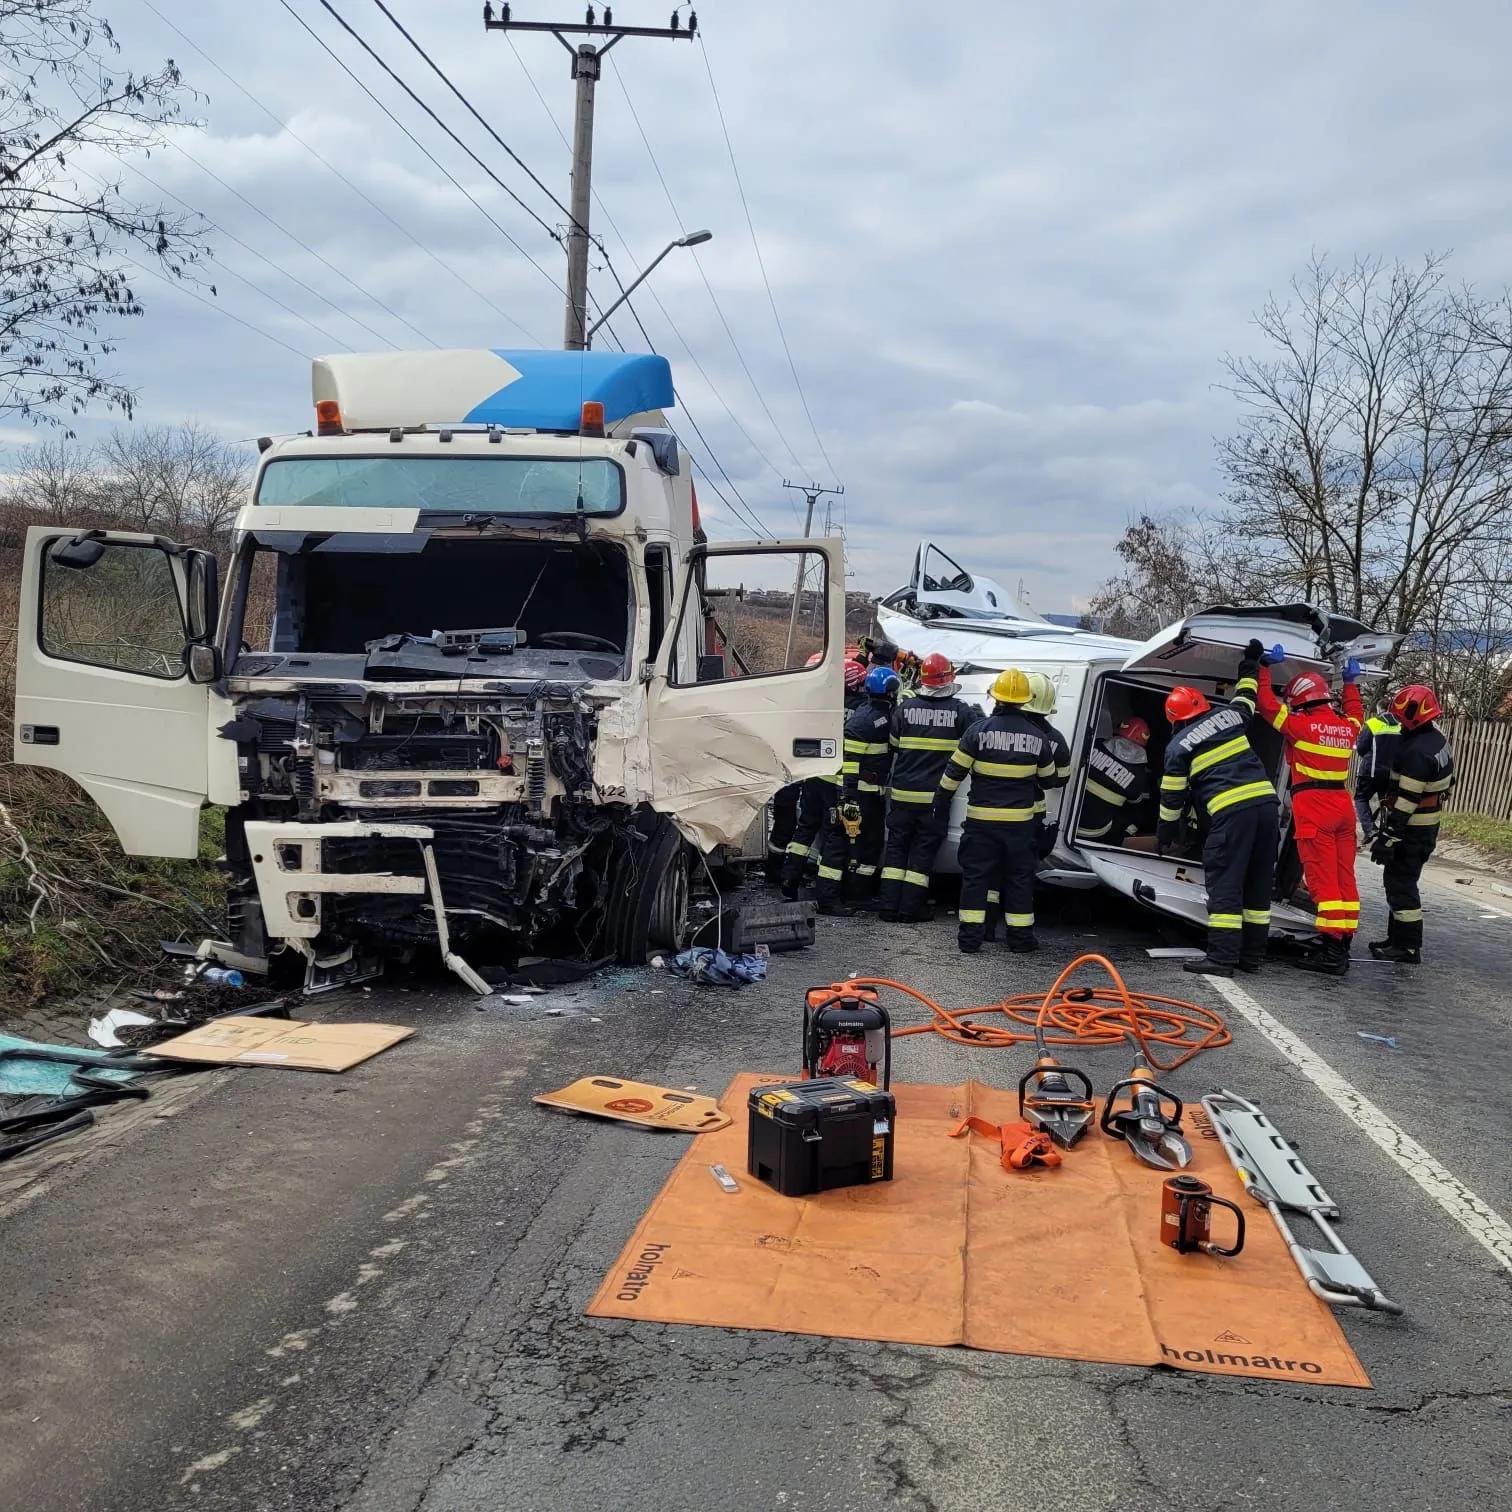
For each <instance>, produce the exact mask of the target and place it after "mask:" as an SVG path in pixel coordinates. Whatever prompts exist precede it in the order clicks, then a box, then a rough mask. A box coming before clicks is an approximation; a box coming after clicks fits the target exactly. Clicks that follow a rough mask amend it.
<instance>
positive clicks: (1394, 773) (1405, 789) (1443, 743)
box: [1381, 724, 1454, 847]
mask: <svg viewBox="0 0 1512 1512" xmlns="http://www.w3.org/2000/svg"><path fill="white" fill-rule="evenodd" d="M1453 787H1454V752H1453V751H1451V750H1450V749H1449V742H1448V741H1447V740H1445V739H1444V735H1443V732H1442V731H1441V730H1440V729H1439V728H1438V726H1437V725H1431V724H1429V725H1424V726H1423V727H1422V728H1421V729H1419V730H1410V731H1405V732H1404V733H1403V735H1402V738H1401V739H1400V740H1399V741H1398V742H1397V751H1396V762H1395V763H1394V765H1393V766H1392V769H1391V781H1390V785H1389V786H1388V788H1387V789H1386V793H1385V796H1384V797H1383V799H1382V801H1381V813H1382V817H1383V819H1384V821H1385V825H1386V831H1387V833H1388V834H1390V835H1392V836H1394V837H1395V838H1396V839H1398V840H1410V841H1412V842H1413V843H1414V844H1416V845H1427V846H1430V847H1431V846H1432V845H1433V844H1434V842H1435V841H1436V840H1437V839H1438V827H1439V819H1440V817H1441V816H1442V814H1443V808H1444V800H1445V799H1447V798H1448V796H1449V793H1450V790H1451V789H1452V788H1453Z"/></svg>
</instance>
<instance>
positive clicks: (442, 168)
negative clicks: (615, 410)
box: [278, 0, 563, 341]
mask: <svg viewBox="0 0 1512 1512" xmlns="http://www.w3.org/2000/svg"><path fill="white" fill-rule="evenodd" d="M278 3H279V4H280V5H282V6H283V8H284V9H285V10H286V11H288V13H289V14H290V15H291V16H293V18H294V19H295V20H296V21H297V22H298V23H299V24H300V26H301V27H303V28H304V30H305V31H306V32H308V33H309V35H310V37H311V38H312V39H313V40H314V42H315V43H316V45H317V46H318V47H319V48H320V49H321V51H322V52H324V53H325V54H326V56H327V57H329V58H330V59H331V61H332V62H333V63H335V64H336V66H337V67H338V68H339V69H340V70H341V71H342V72H343V73H344V74H345V75H346V76H347V77H348V78H349V79H350V80H351V81H352V82H353V83H354V84H355V85H356V86H357V87H358V88H359V89H360V90H361V91H362V92H363V94H365V95H366V96H367V97H368V99H370V100H371V101H372V102H373V104H374V105H376V106H377V107H378V109H379V110H381V111H382V112H383V114H384V115H386V116H387V117H388V118H389V120H390V121H392V122H393V123H394V125H395V126H397V127H398V128H399V130H400V131H402V132H403V133H404V134H405V136H407V137H408V138H409V139H410V141H411V142H413V143H414V145H415V146H416V147H417V148H419V150H420V151H421V152H422V153H423V154H424V155H425V157H426V158H427V160H428V161H429V162H430V163H431V165H432V167H434V168H435V169H436V170H437V171H438V172H439V173H441V174H444V175H445V177H446V179H447V181H448V182H449V183H450V184H451V185H452V187H453V188H455V189H458V190H460V191H461V192H462V193H463V194H464V195H466V196H467V198H468V199H469V200H470V201H471V202H472V205H473V207H474V209H476V210H477V211H478V213H479V214H480V215H481V216H483V218H484V219H485V220H486V221H487V222H488V223H489V225H491V226H492V227H493V228H494V230H495V231H497V232H498V233H499V235H500V236H502V237H503V238H504V240H505V241H507V242H508V243H509V245H510V246H511V247H513V248H514V249H515V251H516V252H518V253H519V254H520V256H521V257H523V258H524V259H525V261H526V262H528V263H529V264H530V266H531V267H532V268H534V269H535V270H536V272H537V273H539V274H540V275H541V277H542V278H544V279H545V280H546V282H547V283H549V284H550V285H551V286H552V287H553V288H554V289H556V290H557V292H558V293H561V292H563V290H562V286H561V284H559V283H558V282H557V281H556V279H554V278H553V277H552V276H551V274H549V273H548V272H547V271H546V270H545V268H543V267H542V266H541V265H540V263H538V262H537V261H536V260H535V258H533V257H532V256H531V255H530V253H528V252H527V251H526V250H525V248H524V247H522V246H521V245H520V243H519V242H518V241H516V240H515V238H514V237H513V236H511V235H510V234H509V232H508V231H506V230H505V229H504V227H503V226H501V225H500V224H499V222H498V221H497V220H495V219H494V217H493V216H492V215H491V214H490V213H489V212H488V211H487V210H486V209H485V208H484V207H483V205H482V204H481V203H480V202H479V200H478V199H477V198H476V197H475V196H474V195H473V193H472V191H471V190H470V189H468V188H467V187H466V186H465V185H464V184H463V183H462V181H461V180H460V179H459V178H457V177H456V175H455V174H453V173H452V172H451V170H450V169H449V168H447V167H446V165H445V164H444V163H443V162H442V161H441V159H440V158H438V157H437V156H436V155H435V153H433V152H432V151H431V150H430V148H429V147H427V146H426V145H425V143H424V142H422V141H421V140H420V138H419V137H417V136H416V135H415V133H414V132H413V131H411V130H410V129H409V127H408V126H406V125H405V124H404V122H403V121H401V120H400V119H399V117H398V116H396V115H395V114H394V112H393V111H392V110H390V109H389V108H388V106H387V105H385V104H384V103H383V101H382V100H380V99H379V98H378V96H377V95H375V94H374V93H373V91H372V90H371V89H369V88H368V86H367V85H366V84H364V83H363V81H362V80H361V79H359V78H358V77H357V75H356V74H355V73H353V71H352V70H351V68H350V67H349V66H348V65H347V63H346V60H345V59H344V58H342V57H341V56H340V54H339V53H336V52H335V51H333V50H332V48H331V47H330V45H329V44H328V43H327V42H326V40H325V38H324V37H322V36H321V35H320V33H319V32H317V31H315V30H314V29H313V28H312V27H311V26H310V24H309V22H308V21H306V20H305V18H304V17H303V16H301V15H300V14H299V12H298V11H296V10H295V9H294V7H293V6H292V5H290V4H289V0H278ZM490 176H492V175H490ZM505 187H506V189H507V186H505ZM507 192H510V193H511V194H512V193H513V191H507ZM536 218H537V219H538V220H539V219H540V217H539V216H537V217H536ZM547 230H548V231H549V230H550V227H547ZM553 234H554V233H553ZM531 340H532V341H538V340H539V338H537V337H534V336H532V337H531Z"/></svg>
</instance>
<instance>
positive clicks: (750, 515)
mask: <svg viewBox="0 0 1512 1512" xmlns="http://www.w3.org/2000/svg"><path fill="white" fill-rule="evenodd" d="M375 3H376V4H378V5H379V8H380V9H384V7H383V5H382V0H375ZM385 14H387V11H386V10H385ZM390 19H392V17H391V18H390ZM396 24H397V23H396ZM401 30H402V28H401ZM505 40H506V41H507V42H508V43H509V49H510V51H511V52H512V53H513V54H514V58H515V62H516V63H518V64H519V66H520V71H521V72H522V73H523V74H524V75H525V78H526V80H527V81H528V82H529V84H530V87H531V89H532V91H533V92H534V94H535V97H536V99H537V100H538V101H539V102H540V105H541V109H542V110H544V111H545V112H546V119H547V120H548V121H550V122H551V125H552V127H553V129H554V130H555V131H556V134H557V136H558V137H559V138H560V139H561V142H562V145H563V146H564V147H566V148H567V149H568V151H569V152H570V151H571V150H572V149H571V143H569V142H568V140H567V136H566V134H565V133H564V132H563V130H562V128H561V126H560V125H559V124H558V122H557V119H556V116H555V115H554V114H553V112H552V109H551V106H550V105H549V104H548V103H547V101H546V97H545V95H544V94H542V93H541V90H540V87H539V86H538V85H537V84H536V81H535V76H534V75H533V74H532V73H531V71H530V69H529V68H528V67H527V66H526V64H525V60H524V59H523V58H522V57H521V56H520V52H519V49H518V48H517V47H516V46H515V45H514V39H513V38H512V37H510V36H509V34H508V33H507V32H506V33H505ZM422 56H423V54H422ZM427 61H429V59H427ZM432 66H433V67H434V65H432ZM448 82H449V81H448ZM459 98H461V96H460V95H459ZM466 103H467V102H466V100H465V99H464V104H466ZM468 108H469V110H472V107H471V105H470V104H469V105H468ZM472 113H473V114H474V115H475V116H477V118H478V120H479V121H480V123H481V124H482V125H483V127H484V129H485V130H486V131H488V133H489V135H490V136H494V137H495V140H498V138H497V135H496V133H495V132H494V131H493V128H492V127H491V126H490V125H489V124H488V122H487V121H486V120H484V119H483V118H482V117H481V116H478V113H477V111H475V110H474V111H473V112H472ZM501 145H502V143H501ZM511 155H512V154H511ZM593 197H594V202H595V203H596V204H597V205H598V208H599V210H600V211H601V212H602V213H603V215H604V218H605V220H607V221H608V223H609V225H610V228H611V229H612V230H613V231H614V234H615V235H616V236H617V237H619V239H620V243H621V245H622V246H624V248H625V250H626V251H627V252H629V251H630V244H629V242H627V241H626V240H625V236H624V233H623V232H622V231H621V230H620V228H619V226H618V225H617V224H616V222H615V220H614V217H613V216H612V215H610V213H609V210H608V207H607V206H606V205H605V204H604V201H603V197H602V195H600V194H598V193H597V192H596V191H595V193H594V196H593ZM600 250H601V251H602V252H603V255H604V265H605V267H606V268H607V269H608V270H609V273H610V276H611V277H612V278H613V279H614V282H615V284H616V285H617V286H618V288H619V291H620V293H621V294H623V293H624V292H625V284H624V280H623V279H621V278H620V276H619V273H618V272H617V271H616V269H615V266H614V261H613V259H612V258H611V257H610V256H609V253H608V250H607V249H606V248H603V247H602V246H601V247H600ZM648 292H649V293H650V294H651V297H652V299H653V300H655V302H656V306H657V308H658V309H659V310H661V312H662V315H663V316H664V317H665V318H666V321H667V324H668V325H669V326H671V328H672V332H673V334H674V335H675V336H676V337H677V339H678V341H679V342H681V343H682V346H683V350H684V351H686V352H687V354H688V358H689V360H690V361H691V362H692V363H693V365H694V367H696V368H697V369H698V372H699V374H700V376H701V377H702V378H703V380H704V382H705V383H706V384H708V386H709V389H710V392H711V393H713V394H714V396H715V398H716V399H717V400H718V401H719V403H720V404H722V405H724V408H725V411H726V412H727V413H728V414H729V416H730V419H731V420H733V421H734V422H735V425H736V426H737V427H738V428H739V430H740V433H741V434H742V435H743V436H744V437H745V438H746V440H747V441H748V442H749V443H750V444H751V447H752V449H753V450H755V451H756V452H757V454H758V455H759V456H761V457H762V459H763V461H765V462H766V464H767V466H768V467H771V468H772V471H773V472H774V473H776V474H777V476H778V477H779V478H780V477H781V476H782V474H781V473H780V472H779V471H778V469H777V468H776V467H775V466H774V465H773V463H772V461H771V459H770V458H768V457H767V456H766V454H765V453H764V452H762V450H761V448H760V447H759V446H757V445H756V443H755V441H754V440H752V438H751V435H750V433H749V432H748V431H747V430H746V428H745V427H744V426H743V425H742V424H741V422H740V420H739V418H738V417H737V416H736V414H735V412H734V411H733V410H732V409H731V408H730V406H729V404H728V403H726V401H725V399H724V397H723V396H722V395H721V394H720V392H719V390H718V389H717V388H716V387H715V385H714V382H713V380H712V379H711V378H710V377H709V375H708V374H707V373H706V372H705V371H704V368H703V364H702V363H700V362H699V360H698V358H697V357H695V356H694V355H693V350H692V348H691V347H690V346H689V345H688V342H687V340H686V339H685V338H684V337H683V335H682V332H681V331H679V330H678V328H677V325H676V323H675V322H674V321H673V319H672V317H671V315H670V314H669V313H668V311H667V308H666V306H665V305H664V304H663V303H662V301H661V299H660V298H659V297H658V296H657V294H656V292H655V290H651V289H649V287H648ZM625 308H626V309H627V310H628V311H629V312H630V315H631V317H632V318H633V319H634V321H635V324H636V326H637V328H638V329H639V330H640V333H641V337H642V339H643V340H644V341H645V343H646V345H647V347H648V348H650V349H651V350H652V351H653V352H654V351H655V350H656V343H655V342H654V341H652V339H651V335H650V332H648V331H647V330H646V326H645V322H644V321H643V320H642V319H641V317H640V312H639V311H638V310H637V309H636V308H635V305H634V304H633V302H631V301H630V300H628V299H627V300H626V301H625ZM604 330H605V333H606V334H607V335H608V336H610V337H612V338H613V340H614V342H615V344H616V345H617V346H618V348H619V349H620V350H621V351H623V350H624V349H625V346H624V342H623V341H621V340H620V337H619V334H618V333H617V332H616V331H615V329H614V327H613V325H612V324H610V323H609V322H607V321H606V322H605V324H604ZM677 402H678V404H679V406H681V408H682V410H683V412H684V413H685V414H686V415H687V416H688V422H689V424H691V425H692V426H693V428H694V430H695V431H696V432H697V434H698V439H699V441H700V442H701V443H702V445H703V448H704V450H705V452H706V453H707V454H708V457H709V460H710V462H712V463H713V465H714V466H715V467H716V468H717V469H718V471H719V472H720V474H721V476H723V478H724V480H725V482H726V484H727V485H728V486H729V488H730V491H731V493H733V494H734V495H735V497H736V498H737V499H739V500H740V506H739V508H740V509H743V510H744V512H745V513H744V518H745V519H746V520H747V522H748V523H749V524H750V525H751V526H752V528H753V529H755V531H756V532H757V534H758V535H765V536H768V537H770V538H771V539H773V540H776V539H777V537H776V536H775V535H774V534H773V532H772V531H771V530H770V529H768V527H767V526H766V525H765V523H764V522H763V521H762V519H761V517H760V515H759V514H757V512H756V511H755V509H754V508H752V506H751V505H750V504H749V503H747V501H746V499H745V497H744V495H743V494H741V492H740V490H739V489H738V488H737V487H736V486H735V484H734V481H733V480H732V479H731V478H730V475H729V472H728V470H727V469H726V468H725V465H724V463H723V462H721V461H720V459H719V456H718V454H717V453H716V452H715V450H714V448H713V447H712V446H711V445H710V444H709V441H708V439H707V437H705V435H704V433H703V431H702V429H701V428H700V427H699V425H698V422H697V421H696V420H695V419H694V417H693V414H692V412H691V411H690V410H689V409H688V407H687V403H686V401H685V400H684V398H683V396H682V394H681V393H678V394H677ZM674 433H675V430H674ZM678 439H679V440H680V441H682V440H683V438H682V437H681V436H679V437H678ZM683 445H684V446H685V447H687V442H686V441H683ZM688 456H689V460H690V461H692V462H693V464H694V465H695V466H696V467H697V468H698V470H699V471H700V472H701V473H702V474H703V476H704V480H705V481H706V482H707V483H708V485H709V487H710V488H711V489H712V490H713V491H714V493H715V494H716V495H717V496H718V497H719V498H720V499H721V500H722V501H723V502H724V504H725V506H726V507H727V508H728V509H729V510H730V512H731V513H732V514H735V515H737V517H740V516H739V510H738V509H737V506H736V505H734V504H732V503H731V502H730V500H729V498H728V497H727V496H726V495H725V493H724V491H723V490H722V489H721V488H720V487H719V485H718V483H716V482H715V481H714V479H713V477H712V476H711V475H710V473H709V472H708V470H707V469H706V468H705V467H704V466H703V465H702V464H701V463H699V462H698V460H697V459H696V458H695V457H694V456H693V452H692V449H691V448H688Z"/></svg>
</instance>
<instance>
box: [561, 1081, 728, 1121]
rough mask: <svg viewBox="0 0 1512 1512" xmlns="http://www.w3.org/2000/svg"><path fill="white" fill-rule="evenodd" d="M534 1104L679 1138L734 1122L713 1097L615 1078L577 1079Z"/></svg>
mask: <svg viewBox="0 0 1512 1512" xmlns="http://www.w3.org/2000/svg"><path fill="white" fill-rule="evenodd" d="M535 1101H536V1102H538V1103H540V1104H541V1106H542V1107H546V1108H561V1109H563V1110H564V1111H565V1112H568V1113H588V1114H591V1115H592V1116H593V1117H595V1118H612V1119H615V1120H617V1121H618V1122H620V1123H632V1124H640V1125H641V1126H642V1127H643V1128H647V1129H676V1130H677V1131H678V1132H679V1133H682V1134H706V1133H708V1132H709V1131H710V1130H713V1129H724V1128H728V1127H729V1125H730V1124H731V1123H732V1122H733V1120H732V1119H731V1117H730V1115H729V1114H728V1113H725V1112H722V1111H721V1109H720V1107H719V1104H718V1103H716V1102H715V1101H714V1099H713V1098H712V1097H701V1096H699V1095H697V1094H696V1093H690V1092H678V1091H676V1090H674V1089H673V1088H671V1087H658V1086H655V1085H654V1084H652V1083H650V1082H638V1081H626V1080H624V1079H622V1078H620V1077H614V1076H584V1077H580V1078H579V1079H578V1080H577V1081H575V1082H572V1083H570V1084H569V1085H568V1086H565V1087H563V1088H561V1090H560V1091H557V1092H542V1093H539V1094H538V1095H537V1096H536V1098H535Z"/></svg>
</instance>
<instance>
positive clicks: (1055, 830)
mask: <svg viewBox="0 0 1512 1512" xmlns="http://www.w3.org/2000/svg"><path fill="white" fill-rule="evenodd" d="M1025 675H1026V676H1027V677H1028V679H1029V701H1028V702H1027V703H1026V704H1025V705H1024V714H1025V715H1026V716H1027V718H1028V720H1029V723H1030V724H1032V725H1033V726H1034V727H1035V729H1037V730H1038V731H1040V733H1041V734H1043V735H1047V736H1048V737H1049V738H1050V739H1051V740H1053V741H1054V742H1055V775H1056V776H1057V777H1059V778H1060V780H1061V784H1062V785H1064V784H1065V783H1066V782H1067V781H1069V780H1070V777H1071V748H1070V746H1068V745H1067V744H1066V742H1065V740H1064V739H1063V738H1062V736H1061V733H1060V731H1059V730H1057V729H1056V728H1055V726H1054V725H1053V724H1051V723H1050V716H1051V715H1052V714H1053V713H1055V708H1056V698H1055V684H1054V683H1053V682H1051V681H1050V679H1049V678H1048V677H1046V676H1045V674H1044V673H1043V672H1029V673H1026V674H1025ZM1034 807H1035V815H1036V818H1037V819H1038V820H1039V823H1038V825H1037V827H1036V829H1035V835H1034V852H1035V855H1036V856H1037V857H1038V858H1039V859H1040V860H1044V858H1045V857H1046V856H1048V855H1049V854H1050V852H1051V851H1053V850H1054V849H1055V840H1056V836H1057V835H1059V833H1060V823H1059V820H1058V819H1057V822H1056V823H1054V824H1051V823H1050V817H1049V805H1048V803H1047V802H1046V799H1045V793H1044V790H1043V789H1041V790H1040V795H1039V802H1038V803H1036V804H1035V806H1034ZM990 901H991V900H990V899H989V902H990Z"/></svg>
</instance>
